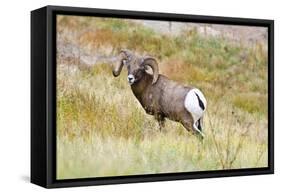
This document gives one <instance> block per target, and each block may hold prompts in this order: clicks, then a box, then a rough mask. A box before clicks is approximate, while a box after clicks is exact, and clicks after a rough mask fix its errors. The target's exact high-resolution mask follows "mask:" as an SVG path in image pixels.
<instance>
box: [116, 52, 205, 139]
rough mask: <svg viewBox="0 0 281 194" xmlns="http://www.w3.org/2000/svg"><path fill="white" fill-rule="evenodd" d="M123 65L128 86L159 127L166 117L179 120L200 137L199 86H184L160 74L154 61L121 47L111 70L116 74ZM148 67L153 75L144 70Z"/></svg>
mask: <svg viewBox="0 0 281 194" xmlns="http://www.w3.org/2000/svg"><path fill="white" fill-rule="evenodd" d="M123 65H125V66H126V67H127V70H128V77H127V79H128V82H129V84H130V85H131V89H132V91H133V93H134V95H135V97H136V98H137V99H138V101H139V102H140V104H141V105H142V107H143V108H144V109H145V111H146V113H147V114H150V115H154V116H155V119H156V120H157V121H158V122H159V126H160V130H161V128H162V127H163V126H164V122H165V118H166V117H167V118H169V119H170V120H173V121H177V122H180V123H181V124H182V125H183V126H184V127H185V128H186V129H187V130H188V131H191V132H193V133H194V134H196V135H198V136H199V137H201V138H203V137H204V134H203V132H202V124H203V123H202V122H203V114H204V112H205V110H206V105H207V102H206V99H205V97H204V95H203V94H202V92H201V91H200V90H199V89H196V88H193V87H190V86H183V85H181V84H179V83H176V82H174V81H172V80H169V79H168V78H167V77H166V76H164V75H161V74H159V70H158V64H157V61H156V60H155V59H154V58H152V57H141V56H138V55H136V54H134V53H132V52H131V51H129V50H121V52H120V55H119V58H118V65H117V66H116V67H115V68H114V69H113V71H112V73H113V75H114V76H115V77H117V76H119V75H120V73H121V70H122V67H123ZM148 66H149V67H151V69H152V71H153V75H151V74H149V73H147V72H146V70H147V67H148Z"/></svg>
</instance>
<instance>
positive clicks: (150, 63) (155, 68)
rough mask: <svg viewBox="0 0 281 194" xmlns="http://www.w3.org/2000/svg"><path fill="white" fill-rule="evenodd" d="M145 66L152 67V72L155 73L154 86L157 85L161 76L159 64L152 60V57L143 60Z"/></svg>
mask: <svg viewBox="0 0 281 194" xmlns="http://www.w3.org/2000/svg"><path fill="white" fill-rule="evenodd" d="M143 64H144V65H145V66H146V65H147V66H149V67H151V69H152V71H153V80H152V84H155V83H156V82H157V80H158V76H159V69H158V64H157V61H156V60H155V59H154V58H152V57H146V58H144V60H143Z"/></svg>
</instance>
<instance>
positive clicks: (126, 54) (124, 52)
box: [120, 49, 132, 59]
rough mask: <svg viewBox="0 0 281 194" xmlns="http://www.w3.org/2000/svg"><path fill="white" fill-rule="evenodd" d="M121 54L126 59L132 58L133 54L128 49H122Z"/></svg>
mask: <svg viewBox="0 0 281 194" xmlns="http://www.w3.org/2000/svg"><path fill="white" fill-rule="evenodd" d="M120 54H121V55H123V56H124V58H126V59H128V58H130V57H131V56H132V52H131V51H130V50H128V49H121V51H120Z"/></svg>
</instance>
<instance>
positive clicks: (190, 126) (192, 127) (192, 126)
mask: <svg viewBox="0 0 281 194" xmlns="http://www.w3.org/2000/svg"><path fill="white" fill-rule="evenodd" d="M196 122H197V121H196ZM196 122H194V121H193V120H191V119H189V120H184V121H182V122H181V123H182V125H183V126H184V127H185V128H186V130H188V131H191V132H192V133H193V134H195V135H196V136H197V137H199V138H200V139H201V140H202V139H203V138H204V134H203V133H202V132H201V131H200V130H199V129H198V127H197V126H196Z"/></svg>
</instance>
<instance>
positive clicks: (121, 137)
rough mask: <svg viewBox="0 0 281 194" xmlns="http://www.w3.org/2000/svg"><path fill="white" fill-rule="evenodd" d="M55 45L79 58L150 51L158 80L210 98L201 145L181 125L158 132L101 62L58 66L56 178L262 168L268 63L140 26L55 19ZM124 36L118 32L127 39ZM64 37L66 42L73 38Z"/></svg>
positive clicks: (247, 52) (225, 45)
mask: <svg viewBox="0 0 281 194" xmlns="http://www.w3.org/2000/svg"><path fill="white" fill-rule="evenodd" d="M58 25H59V26H58V34H59V35H58V37H59V39H60V40H61V41H64V42H67V43H72V44H73V45H76V46H78V47H79V49H81V52H92V53H93V55H95V54H97V53H98V54H103V55H112V56H114V55H116V54H117V53H118V50H119V49H120V48H129V49H133V50H134V51H135V52H138V53H143V54H145V53H149V54H151V55H153V56H155V57H157V58H158V60H159V62H160V63H159V67H160V72H161V73H163V74H165V75H167V76H168V77H170V78H171V79H173V80H177V81H178V82H181V83H183V84H188V85H190V84H191V85H194V86H197V87H199V88H200V89H201V90H202V91H203V92H204V94H205V95H206V98H207V100H208V109H207V113H206V115H205V117H204V133H205V134H206V138H205V139H204V141H203V142H200V141H198V139H197V138H196V137H194V136H192V135H191V134H189V133H188V132H187V131H186V130H185V129H184V128H183V127H182V126H181V125H180V124H179V123H176V122H172V121H167V124H166V126H165V128H164V130H163V131H161V132H160V131H159V128H158V124H157V122H156V121H155V120H154V119H153V117H152V116H149V115H147V114H145V111H144V110H143V109H142V107H141V106H140V104H139V103H138V101H137V100H136V99H135V97H134V96H133V94H132V92H131V90H130V87H129V85H128V84H127V81H126V70H124V71H123V72H122V73H121V75H120V76H119V77H118V78H114V77H113V76H112V74H111V65H112V64H109V63H96V64H92V66H90V67H89V68H86V69H81V68H79V66H78V65H77V64H75V62H74V63H73V62H72V61H71V62H68V61H66V62H64V63H59V64H58V67H57V79H58V80H57V178H58V179H68V178H85V177H99V176H118V175H133V174H152V173H168V172H189V171H204V170H218V169H236V168H252V167H264V166H267V163H268V161H267V145H268V144H267V143H268V142H267V135H268V132H267V74H266V72H267V55H266V50H265V48H263V47H262V45H260V44H258V43H257V44H256V45H254V46H253V47H250V48H249V47H245V46H244V45H241V44H239V45H236V44H232V43H229V42H228V41H227V40H226V39H224V38H223V37H220V38H214V37H201V36H200V35H199V34H198V33H197V32H196V30H195V29H194V30H192V31H188V32H183V33H182V34H180V35H178V36H175V37H172V36H167V35H162V34H158V33H155V32H154V31H152V30H150V29H147V28H145V27H143V26H142V25H140V24H139V23H134V22H133V21H121V20H117V19H101V18H97V19H94V18H90V17H70V16H67V17H60V18H58ZM125 32H126V33H125ZM71 37H72V38H71Z"/></svg>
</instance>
